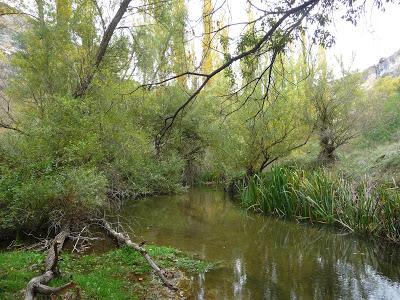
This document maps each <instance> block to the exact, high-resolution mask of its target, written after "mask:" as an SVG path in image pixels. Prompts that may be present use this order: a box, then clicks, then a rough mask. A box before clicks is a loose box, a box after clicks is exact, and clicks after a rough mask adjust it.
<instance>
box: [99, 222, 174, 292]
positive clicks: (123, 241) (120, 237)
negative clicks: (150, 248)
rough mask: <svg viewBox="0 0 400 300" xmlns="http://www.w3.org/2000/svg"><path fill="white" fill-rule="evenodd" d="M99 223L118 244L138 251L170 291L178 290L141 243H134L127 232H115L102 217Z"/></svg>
mask: <svg viewBox="0 0 400 300" xmlns="http://www.w3.org/2000/svg"><path fill="white" fill-rule="evenodd" d="M100 224H101V225H102V227H103V228H104V229H105V231H106V232H107V234H108V235H110V236H111V237H112V238H113V239H115V240H116V241H117V242H118V244H120V245H126V246H128V247H130V248H132V249H134V250H135V251H138V252H139V253H140V254H141V255H142V256H143V257H144V259H145V260H146V261H147V262H148V264H149V265H150V266H151V268H152V269H153V270H154V272H155V273H156V275H157V276H158V277H159V278H160V279H161V281H162V282H163V284H164V285H165V286H166V287H168V288H169V289H170V290H171V291H178V288H176V287H175V286H174V285H173V284H171V283H170V282H169V281H168V279H167V278H166V277H165V276H164V272H163V270H162V269H160V268H159V267H158V266H157V264H156V263H155V262H154V260H153V259H152V258H151V256H150V255H149V254H148V253H147V251H146V249H144V248H143V247H142V244H140V245H139V244H136V243H134V242H132V241H131V239H130V238H129V236H128V234H126V233H121V232H117V231H116V230H115V229H113V228H112V226H111V225H110V223H108V222H107V221H106V220H104V219H102V220H100Z"/></svg>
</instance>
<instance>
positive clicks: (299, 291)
mask: <svg viewBox="0 0 400 300" xmlns="http://www.w3.org/2000/svg"><path fill="white" fill-rule="evenodd" d="M124 215H125V217H126V218H127V219H129V220H131V222H132V226H133V227H134V228H135V229H136V230H135V231H136V232H140V233H141V235H143V238H144V239H145V240H147V241H149V242H154V243H158V244H163V245H171V246H173V247H177V248H180V249H182V250H185V251H192V252H195V253H197V254H198V255H200V256H201V257H202V258H205V259H208V260H211V261H220V262H221V265H222V267H221V268H219V269H217V270H214V271H211V272H209V273H206V274H200V275H199V277H198V280H197V288H196V291H195V292H194V295H196V299H400V285H399V282H400V259H399V251H398V250H397V249H396V248H393V247H382V246H380V245H373V244H371V243H367V242H364V241H362V240H360V239H357V238H355V237H354V236H353V235H342V234H337V232H332V231H329V230H326V229H325V228H316V227H310V226H305V225H303V224H295V223H291V222H283V221H279V220H275V219H271V218H266V217H261V216H257V215H250V216H249V215H246V214H245V213H244V212H243V211H242V210H241V209H239V208H238V207H236V206H235V205H234V204H233V203H232V202H231V201H229V200H228V199H226V198H225V197H224V195H223V193H221V192H219V191H212V190H192V191H190V192H189V193H188V194H185V195H179V196H168V197H158V198H152V199H146V200H143V201H140V202H136V203H131V204H129V205H127V206H126V207H124Z"/></svg>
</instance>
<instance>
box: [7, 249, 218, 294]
mask: <svg viewBox="0 0 400 300" xmlns="http://www.w3.org/2000/svg"><path fill="white" fill-rule="evenodd" d="M147 250H148V251H149V253H150V255H152V256H153V258H154V259H155V260H156V261H157V262H158V263H159V265H160V266H161V267H163V268H168V269H170V270H171V276H177V274H180V278H179V282H180V285H181V286H180V287H181V288H182V290H183V291H185V289H187V288H188V287H185V280H184V276H182V275H183V274H190V273H198V272H205V271H207V270H208V269H210V268H211V267H212V266H211V264H209V263H206V262H204V261H200V260H198V259H194V258H192V257H189V256H187V255H185V254H183V253H182V252H179V251H178V250H176V249H173V248H169V247H158V246H148V247H147ZM43 259H44V254H42V253H38V252H33V251H13V252H0V299H20V298H23V289H24V288H25V287H26V284H27V283H28V281H29V280H30V279H31V278H32V277H34V276H36V275H38V274H40V273H41V270H40V269H41V268H42V266H43ZM60 270H61V277H59V278H57V279H56V280H54V281H52V282H51V285H54V286H57V285H60V284H62V283H66V282H69V281H71V280H72V281H73V282H74V283H76V285H77V287H78V288H79V289H80V293H81V296H82V298H83V299H143V298H145V297H149V296H148V295H149V293H150V294H158V293H160V292H162V288H161V286H160V284H159V283H158V282H157V281H156V280H153V278H152V276H151V268H150V267H149V266H148V265H147V263H146V262H145V260H144V259H143V258H142V256H141V255H140V254H139V253H137V252H134V251H132V250H131V249H129V248H121V249H116V250H113V251H110V252H107V253H104V254H101V255H94V254H93V255H84V256H74V255H71V254H62V258H61V261H60ZM186 280H187V279H186ZM154 297H157V296H154ZM150 298H151V297H150Z"/></svg>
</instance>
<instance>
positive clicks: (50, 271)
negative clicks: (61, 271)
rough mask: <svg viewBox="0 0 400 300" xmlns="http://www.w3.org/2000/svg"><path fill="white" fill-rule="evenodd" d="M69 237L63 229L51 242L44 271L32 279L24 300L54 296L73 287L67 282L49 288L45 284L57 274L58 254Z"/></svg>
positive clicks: (67, 231) (67, 232)
mask: <svg viewBox="0 0 400 300" xmlns="http://www.w3.org/2000/svg"><path fill="white" fill-rule="evenodd" d="M68 235H69V230H68V229H63V230H62V231H61V232H60V233H59V234H58V235H57V236H56V237H55V238H54V240H53V242H52V244H51V246H50V248H49V250H48V252H47V257H46V260H45V271H44V273H43V274H41V275H39V276H36V277H34V278H32V279H31V280H30V281H29V283H28V285H27V287H26V292H25V300H33V299H34V297H35V295H36V294H37V293H40V294H45V295H56V294H59V293H61V292H63V291H65V290H66V289H69V288H72V287H74V286H75V285H74V283H72V282H69V283H67V284H65V285H62V286H60V287H50V286H47V285H46V284H47V283H48V282H49V281H50V280H52V279H53V278H54V277H55V276H56V275H57V274H58V269H57V263H58V256H59V253H60V251H61V249H62V247H63V245H64V241H65V239H66V238H67V237H68Z"/></svg>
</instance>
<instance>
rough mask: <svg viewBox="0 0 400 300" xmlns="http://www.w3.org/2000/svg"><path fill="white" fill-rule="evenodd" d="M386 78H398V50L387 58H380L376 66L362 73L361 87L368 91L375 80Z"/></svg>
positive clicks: (399, 58)
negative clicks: (362, 81)
mask: <svg viewBox="0 0 400 300" xmlns="http://www.w3.org/2000/svg"><path fill="white" fill-rule="evenodd" d="M386 76H393V77H395V76H400V50H398V51H397V52H395V53H394V54H392V55H391V56H389V57H385V58H381V59H380V60H379V62H378V63H377V64H376V65H374V66H371V67H369V68H368V69H366V70H365V71H363V78H364V81H365V82H364V84H363V86H364V87H365V88H367V89H368V88H370V87H372V86H373V84H374V82H375V80H377V79H379V78H382V77H386Z"/></svg>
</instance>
